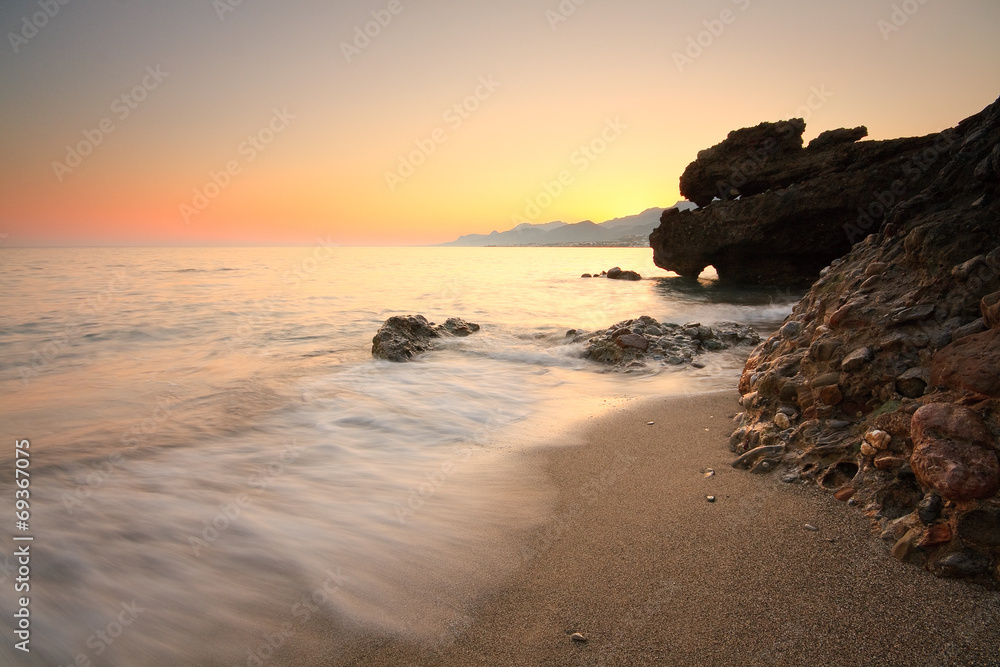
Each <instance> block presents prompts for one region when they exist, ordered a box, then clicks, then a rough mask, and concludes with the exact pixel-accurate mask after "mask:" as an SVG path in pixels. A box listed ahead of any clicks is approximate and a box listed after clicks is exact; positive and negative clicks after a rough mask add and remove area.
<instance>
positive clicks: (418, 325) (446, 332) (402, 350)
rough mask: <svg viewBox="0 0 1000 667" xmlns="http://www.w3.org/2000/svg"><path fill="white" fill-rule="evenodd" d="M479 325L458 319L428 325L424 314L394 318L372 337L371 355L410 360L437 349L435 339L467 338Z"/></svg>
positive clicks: (391, 359) (380, 357) (387, 321)
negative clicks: (448, 337) (445, 337)
mask: <svg viewBox="0 0 1000 667" xmlns="http://www.w3.org/2000/svg"><path fill="white" fill-rule="evenodd" d="M476 331H479V325H478V324H475V323H473V322H466V321H465V320H463V319H461V318H459V317H450V318H448V319H447V320H446V321H445V323H444V324H438V325H435V324H434V323H433V322H428V321H427V318H426V317H424V316H423V315H403V316H400V315H395V316H393V317H390V318H389V319H387V320H386V321H385V324H383V325H382V326H381V327H380V328H379V330H378V333H376V334H375V337H374V338H372V356H373V357H375V358H376V359H387V360H389V361H408V360H410V359H412V358H413V357H414V356H416V355H418V354H420V353H421V352H426V351H427V350H431V349H433V348H434V342H433V341H434V340H435V339H437V338H441V337H443V336H468V335H469V334H472V333H475V332H476Z"/></svg>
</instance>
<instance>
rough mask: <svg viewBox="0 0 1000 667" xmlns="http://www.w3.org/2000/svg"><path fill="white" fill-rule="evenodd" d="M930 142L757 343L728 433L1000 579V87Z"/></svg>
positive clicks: (978, 575) (970, 570)
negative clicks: (919, 166) (873, 225)
mask: <svg viewBox="0 0 1000 667" xmlns="http://www.w3.org/2000/svg"><path fill="white" fill-rule="evenodd" d="M941 137H948V138H947V140H945V141H942V140H941V139H940V138H941ZM929 146H930V148H928V149H926V150H928V151H931V150H933V151H934V152H936V153H939V156H938V157H936V158H935V159H933V160H930V159H929V158H930V157H931V155H930V153H928V154H927V158H928V162H927V163H926V164H928V165H933V168H931V166H928V168H927V173H928V174H932V177H931V178H930V179H929V182H928V184H927V185H926V187H924V188H923V189H922V190H921V191H920V192H919V193H917V194H915V195H914V196H909V197H906V196H904V195H900V196H899V197H898V199H897V203H895V204H891V205H890V204H889V203H887V204H886V206H887V208H888V212H887V215H886V222H885V224H884V225H883V226H882V228H881V230H878V231H877V233H875V234H872V235H870V236H868V237H867V238H865V239H864V240H863V241H862V242H861V243H858V244H857V245H855V246H854V248H853V249H852V250H851V251H850V253H849V254H847V255H846V256H845V257H843V258H841V259H838V260H836V261H834V262H833V263H832V264H831V265H830V266H829V267H828V268H826V269H824V270H823V271H822V272H821V276H822V277H821V278H820V279H819V280H818V281H817V282H816V283H815V284H814V285H813V286H812V288H811V290H810V291H809V293H808V294H807V295H806V296H805V297H804V298H803V299H802V301H801V302H799V304H798V305H797V306H796V307H795V309H794V311H793V312H792V314H791V315H790V316H789V317H788V319H787V320H786V322H785V324H784V325H783V326H782V327H781V329H780V330H779V331H778V332H776V333H775V334H774V335H772V336H771V337H770V338H768V339H767V340H766V341H765V342H764V343H763V344H761V345H760V346H759V347H758V348H757V349H756V350H755V351H754V353H753V354H752V355H751V357H750V359H749V360H748V362H747V365H746V368H745V370H744V372H743V376H742V378H741V380H740V387H739V388H740V393H741V394H742V399H741V403H742V405H743V407H744V410H745V412H743V413H741V415H739V416H738V425H737V430H736V431H735V432H734V433H733V436H732V439H731V445H732V447H733V450H734V451H735V452H736V453H737V454H739V455H740V458H739V459H738V460H737V461H738V465H740V466H742V467H749V468H750V469H751V470H757V471H765V470H774V469H782V473H781V474H782V479H783V480H784V481H787V482H790V483H795V482H800V481H804V482H809V483H812V482H815V483H817V484H818V485H819V486H820V487H822V488H824V489H828V490H830V491H832V492H835V493H836V494H837V497H838V498H840V499H842V500H848V499H849V500H848V502H850V503H852V504H859V505H860V506H861V507H862V508H863V509H864V511H865V512H866V513H867V514H868V515H869V516H870V517H871V518H872V519H873V521H874V522H875V523H876V524H877V528H878V530H879V532H880V534H881V536H882V537H883V538H884V539H885V540H887V541H888V542H889V543H890V544H891V545H892V549H891V551H892V554H893V555H894V556H895V557H897V558H899V559H900V560H904V561H907V562H913V563H918V564H922V565H924V566H925V567H926V568H927V569H928V570H930V571H932V572H934V573H935V574H937V575H940V576H946V577H964V578H971V579H973V580H976V581H979V582H981V583H984V584H987V585H996V583H997V582H1000V496H998V490H1000V458H998V457H1000V440H998V435H1000V312H998V304H1000V100H998V101H997V102H996V103H994V104H993V105H991V106H989V107H987V108H986V109H985V110H984V111H983V112H981V113H980V114H977V115H976V116H973V117H971V118H969V119H967V120H965V121H963V122H962V123H960V124H959V125H958V126H957V127H956V128H955V129H954V130H953V131H951V132H950V133H947V134H945V133H942V134H941V135H939V137H938V139H936V140H934V141H932V143H931V144H929ZM806 150H807V151H808V150H809V149H806ZM890 171H892V169H890ZM836 178H838V179H839V178H841V177H839V176H838V177H836ZM845 178H846V177H845ZM924 180H928V179H926V178H925V177H924V175H921V176H920V178H918V179H916V180H915V181H913V184H915V183H917V182H922V181H924ZM803 187H805V184H804V185H803ZM762 196H767V195H756V196H755V197H751V198H750V199H749V200H744V201H752V200H753V199H756V198H757V197H762ZM774 196H778V195H774ZM844 197H845V199H849V198H850V195H844ZM742 203H743V202H729V203H725V204H722V205H721V206H723V207H727V206H734V207H735V206H740V205H741V204H742ZM718 206H720V204H718V203H716V204H713V205H712V206H710V207H709V208H708V209H707V210H711V209H712V208H715V207H718ZM765 224H767V223H765ZM717 268H718V266H717ZM765 463H766V464H767V465H764V464H765Z"/></svg>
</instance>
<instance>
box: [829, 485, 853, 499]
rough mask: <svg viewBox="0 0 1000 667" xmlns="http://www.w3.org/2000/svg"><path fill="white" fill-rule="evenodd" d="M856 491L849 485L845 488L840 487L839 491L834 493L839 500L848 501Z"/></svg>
mask: <svg viewBox="0 0 1000 667" xmlns="http://www.w3.org/2000/svg"><path fill="white" fill-rule="evenodd" d="M854 493H855V490H854V489H852V488H851V487H849V486H846V487H844V488H843V489H840V490H839V491H837V492H836V493H834V494H833V497H834V498H836V499H837V500H841V501H843V502H847V501H848V500H850V499H851V497H852V496H853V495H854Z"/></svg>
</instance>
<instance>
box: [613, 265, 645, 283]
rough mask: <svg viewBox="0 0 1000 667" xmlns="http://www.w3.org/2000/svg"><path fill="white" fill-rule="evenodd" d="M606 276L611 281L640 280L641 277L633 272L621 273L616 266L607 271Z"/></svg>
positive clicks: (619, 268)
mask: <svg viewBox="0 0 1000 667" xmlns="http://www.w3.org/2000/svg"><path fill="white" fill-rule="evenodd" d="M607 276H608V278H610V279H611V280H642V276H640V275H639V274H638V273H636V272H635V271H622V269H621V267H618V266H614V267H611V268H610V269H608V272H607Z"/></svg>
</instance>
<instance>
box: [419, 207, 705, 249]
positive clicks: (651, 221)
mask: <svg viewBox="0 0 1000 667" xmlns="http://www.w3.org/2000/svg"><path fill="white" fill-rule="evenodd" d="M671 208H680V209H682V210H689V209H694V208H698V207H697V206H696V205H695V204H692V203H691V202H689V201H679V202H677V203H676V204H674V206H673V207H671ZM664 210H665V209H662V208H648V209H646V210H645V211H643V212H642V213H638V214H636V215H629V216H626V217H624V218H615V219H613V220H606V221H604V222H600V223H595V222H592V221H590V220H584V221H583V222H577V223H567V222H561V221H557V222H546V223H541V224H537V225H535V224H531V223H527V222H526V223H522V224H520V225H518V226H517V227H514V228H513V229H508V230H507V231H505V232H497V231H494V232H491V233H489V234H465V235H464V236H459V237H458V238H457V239H456V240H454V241H449V242H448V243H440V244H438V245H439V246H444V247H463V248H482V247H485V246H525V245H536V246H572V245H604V246H647V245H649V234H650V233H651V232H652V231H653V230H654V229H656V227H657V226H658V225H659V224H660V215H662V214H663V211H664Z"/></svg>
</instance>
